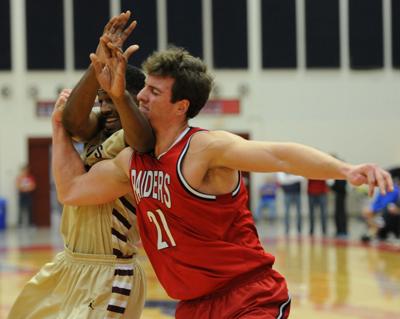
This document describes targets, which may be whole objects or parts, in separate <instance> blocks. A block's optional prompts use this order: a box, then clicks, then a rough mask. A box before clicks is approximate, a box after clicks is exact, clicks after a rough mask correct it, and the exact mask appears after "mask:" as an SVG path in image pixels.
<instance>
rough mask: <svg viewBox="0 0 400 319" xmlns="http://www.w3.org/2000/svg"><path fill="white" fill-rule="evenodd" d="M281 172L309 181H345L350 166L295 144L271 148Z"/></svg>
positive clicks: (312, 149)
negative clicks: (299, 176) (278, 161)
mask: <svg viewBox="0 0 400 319" xmlns="http://www.w3.org/2000/svg"><path fill="white" fill-rule="evenodd" d="M272 148H273V150H274V152H275V153H276V156H277V158H278V159H279V160H280V161H281V165H282V168H283V171H286V172H288V173H291V174H295V175H302V176H305V177H307V178H311V179H346V177H347V173H348V172H349V170H350V169H351V168H352V165H350V164H348V163H345V162H342V161H340V160H338V159H336V158H334V157H332V156H330V155H329V154H326V153H324V152H321V151H319V150H317V149H314V148H312V147H309V146H306V145H302V144H296V143H277V144H275V145H273V146H272Z"/></svg>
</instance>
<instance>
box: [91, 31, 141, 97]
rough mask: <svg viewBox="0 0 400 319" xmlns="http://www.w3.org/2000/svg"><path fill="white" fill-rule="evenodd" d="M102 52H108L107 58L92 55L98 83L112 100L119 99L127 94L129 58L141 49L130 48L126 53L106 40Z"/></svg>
mask: <svg viewBox="0 0 400 319" xmlns="http://www.w3.org/2000/svg"><path fill="white" fill-rule="evenodd" d="M100 45H101V46H102V50H103V51H104V52H107V56H108V57H107V58H100V57H99V56H98V55H97V54H94V53H92V54H90V60H91V61H92V65H93V68H94V70H95V73H96V77H97V81H98V82H99V84H100V86H101V87H102V88H103V90H105V91H106V92H107V93H108V95H110V97H111V98H119V97H121V96H122V95H123V94H124V92H125V86H126V83H125V71H126V65H127V62H128V58H129V56H130V55H131V54H133V53H134V52H135V51H136V50H137V49H138V48H139V47H138V46H136V45H132V46H130V47H129V48H128V49H127V50H126V51H125V53H123V52H122V50H121V49H120V48H119V47H117V46H115V45H113V44H112V43H111V42H110V41H108V40H107V39H106V38H103V37H102V39H101V43H100Z"/></svg>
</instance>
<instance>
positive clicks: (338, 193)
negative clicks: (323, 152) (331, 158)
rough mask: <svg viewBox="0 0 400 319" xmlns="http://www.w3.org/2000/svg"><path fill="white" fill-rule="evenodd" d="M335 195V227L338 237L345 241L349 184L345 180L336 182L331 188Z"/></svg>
mask: <svg viewBox="0 0 400 319" xmlns="http://www.w3.org/2000/svg"><path fill="white" fill-rule="evenodd" d="M331 190H332V191H333V192H334V193H335V225H336V237H337V238H342V239H345V238H346V237H347V235H348V234H347V207H346V195H347V182H346V181H345V180H338V179H337V180H335V181H334V182H333V184H332V186H331Z"/></svg>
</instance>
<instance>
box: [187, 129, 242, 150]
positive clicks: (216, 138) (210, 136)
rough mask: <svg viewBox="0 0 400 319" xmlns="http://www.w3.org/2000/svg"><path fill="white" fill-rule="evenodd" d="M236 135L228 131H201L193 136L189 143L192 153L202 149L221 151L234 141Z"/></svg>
mask: <svg viewBox="0 0 400 319" xmlns="http://www.w3.org/2000/svg"><path fill="white" fill-rule="evenodd" d="M235 138H236V135H234V134H232V133H229V132H227V131H222V130H215V131H199V132H197V133H196V134H194V135H193V136H192V138H191V142H190V145H189V152H190V153H200V152H202V151H206V150H207V151H217V152H218V151H219V150H221V149H223V148H224V147H226V146H227V145H228V144H229V143H231V142H232V141H234V140H235Z"/></svg>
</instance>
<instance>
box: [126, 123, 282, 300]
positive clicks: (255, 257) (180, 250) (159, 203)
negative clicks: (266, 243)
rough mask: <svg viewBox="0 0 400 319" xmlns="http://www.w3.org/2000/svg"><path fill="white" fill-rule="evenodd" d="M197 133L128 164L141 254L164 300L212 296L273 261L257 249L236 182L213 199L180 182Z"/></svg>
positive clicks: (244, 199) (242, 191)
mask: <svg viewBox="0 0 400 319" xmlns="http://www.w3.org/2000/svg"><path fill="white" fill-rule="evenodd" d="M199 130H201V129H199V128H187V129H186V130H185V131H184V132H183V133H182V134H181V136H180V137H179V138H178V139H177V141H176V142H175V144H174V145H173V146H172V147H171V148H170V149H169V150H168V151H167V152H165V153H163V154H161V155H160V156H158V158H156V157H154V156H152V155H150V154H138V153H136V152H134V154H133V156H132V161H131V172H130V173H131V183H132V187H133V190H134V194H135V197H136V201H137V204H138V209H137V220H138V224H139V230H140V235H141V239H142V243H143V246H144V249H145V250H146V253H147V255H148V257H149V259H150V261H151V263H152V265H153V268H154V270H155V272H156V274H157V277H158V279H159V281H160V283H161V284H162V286H163V287H164V289H165V290H166V291H167V293H168V295H169V296H170V297H172V298H175V299H180V300H188V299H194V298H198V297H201V296H205V295H207V294H210V293H212V292H215V291H217V290H219V289H221V288H223V287H224V286H226V285H228V284H229V283H230V282H232V281H233V280H234V279H235V278H238V277H240V276H243V274H246V273H249V272H252V271H255V270H256V269H259V268H264V269H268V268H270V267H271V266H272V265H273V263H274V260H275V258H274V257H273V256H272V255H270V254H268V253H266V252H265V251H264V249H263V248H262V246H261V244H260V241H259V238H258V235H257V231H256V228H255V225H254V222H253V219H252V216H251V213H250V211H249V210H248V208H247V205H246V203H247V196H248V195H247V190H246V188H245V186H244V183H243V181H242V179H241V178H239V183H238V185H237V187H236V188H235V190H233V192H232V193H229V194H225V195H218V196H215V195H210V194H204V193H201V192H199V191H197V190H195V189H193V188H192V187H191V186H190V185H189V184H188V183H187V181H186V180H185V179H184V177H183V174H182V163H183V161H184V158H185V154H186V151H187V149H188V147H189V143H190V138H191V136H192V135H193V134H194V133H196V132H198V131H199ZM200 134H204V133H200Z"/></svg>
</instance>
